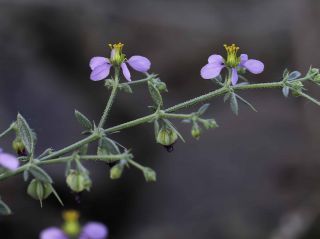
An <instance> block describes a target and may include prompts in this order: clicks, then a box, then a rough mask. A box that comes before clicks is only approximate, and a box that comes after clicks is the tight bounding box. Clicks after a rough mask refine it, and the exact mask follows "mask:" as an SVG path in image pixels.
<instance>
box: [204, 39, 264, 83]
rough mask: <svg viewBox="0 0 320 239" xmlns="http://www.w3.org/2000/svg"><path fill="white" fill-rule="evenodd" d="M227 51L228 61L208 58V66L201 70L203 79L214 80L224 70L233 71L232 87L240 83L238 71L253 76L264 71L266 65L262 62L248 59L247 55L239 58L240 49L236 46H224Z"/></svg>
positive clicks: (213, 57) (212, 56)
mask: <svg viewBox="0 0 320 239" xmlns="http://www.w3.org/2000/svg"><path fill="white" fill-rule="evenodd" d="M224 47H225V49H226V51H227V60H225V59H224V58H223V57H222V56H220V55H211V56H210V57H209V58H208V64H206V65H205V66H204V67H202V69H201V77H202V78H203V79H212V78H215V77H217V76H219V75H220V72H221V70H222V69H223V68H225V67H228V68H230V69H231V83H232V85H235V84H237V82H238V78H239V77H238V69H239V68H240V69H241V68H242V69H246V70H248V71H250V72H251V73H253V74H260V73H261V72H262V71H263V70H264V64H263V63H262V62H261V61H258V60H254V59H248V55H247V54H241V55H240V57H238V56H237V53H238V50H239V47H237V46H236V45H235V44H232V45H231V46H227V45H224Z"/></svg>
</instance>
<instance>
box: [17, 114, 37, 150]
mask: <svg viewBox="0 0 320 239" xmlns="http://www.w3.org/2000/svg"><path fill="white" fill-rule="evenodd" d="M16 125H17V135H18V136H19V138H20V139H21V140H22V142H23V144H24V146H25V148H26V150H27V151H28V153H29V154H33V152H34V146H35V141H36V136H35V133H34V132H33V131H32V130H31V128H30V127H29V124H28V123H27V121H26V120H25V119H24V118H23V116H22V115H21V114H18V116H17V124H16Z"/></svg>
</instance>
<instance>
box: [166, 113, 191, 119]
mask: <svg viewBox="0 0 320 239" xmlns="http://www.w3.org/2000/svg"><path fill="white" fill-rule="evenodd" d="M161 117H163V118H175V119H190V118H191V117H192V114H172V113H163V114H162V115H161Z"/></svg>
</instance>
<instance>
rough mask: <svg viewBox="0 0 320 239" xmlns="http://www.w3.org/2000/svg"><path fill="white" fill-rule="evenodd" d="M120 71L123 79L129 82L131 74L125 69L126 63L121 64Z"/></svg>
mask: <svg viewBox="0 0 320 239" xmlns="http://www.w3.org/2000/svg"><path fill="white" fill-rule="evenodd" d="M121 69H122V73H123V75H124V77H125V78H126V79H127V81H131V74H130V71H129V69H128V67H127V64H126V63H124V62H123V63H121Z"/></svg>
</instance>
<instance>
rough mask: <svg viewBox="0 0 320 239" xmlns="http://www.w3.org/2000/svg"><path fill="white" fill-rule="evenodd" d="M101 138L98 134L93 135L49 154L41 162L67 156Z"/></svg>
mask: <svg viewBox="0 0 320 239" xmlns="http://www.w3.org/2000/svg"><path fill="white" fill-rule="evenodd" d="M99 138H100V136H99V135H98V134H95V133H93V134H92V135H90V136H88V137H87V138H84V139H82V140H80V141H78V142H76V143H74V144H71V145H69V146H68V147H65V148H63V149H60V150H58V151H56V152H54V153H52V154H49V155H47V156H45V157H43V158H42V159H41V160H48V159H52V158H56V157H59V156H61V155H64V154H67V153H69V152H71V151H73V150H76V149H78V148H80V147H81V146H83V145H85V144H88V143H91V142H93V141H96V140H97V139H99Z"/></svg>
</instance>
